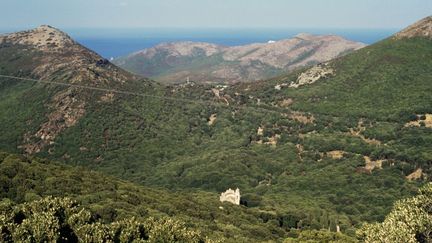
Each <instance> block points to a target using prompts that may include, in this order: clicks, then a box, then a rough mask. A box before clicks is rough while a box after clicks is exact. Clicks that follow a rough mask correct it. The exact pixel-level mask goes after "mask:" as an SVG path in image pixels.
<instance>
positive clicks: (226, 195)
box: [219, 188, 240, 205]
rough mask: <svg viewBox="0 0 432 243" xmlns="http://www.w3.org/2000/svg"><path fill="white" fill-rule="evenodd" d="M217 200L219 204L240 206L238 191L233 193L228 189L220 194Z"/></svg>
mask: <svg viewBox="0 0 432 243" xmlns="http://www.w3.org/2000/svg"><path fill="white" fill-rule="evenodd" d="M219 200H220V201H221V202H230V203H232V204H236V205H240V189H238V188H237V189H236V190H235V191H234V190H232V189H231V188H229V189H228V190H226V191H225V192H222V193H221V195H220V198H219Z"/></svg>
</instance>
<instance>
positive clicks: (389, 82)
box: [0, 17, 432, 242]
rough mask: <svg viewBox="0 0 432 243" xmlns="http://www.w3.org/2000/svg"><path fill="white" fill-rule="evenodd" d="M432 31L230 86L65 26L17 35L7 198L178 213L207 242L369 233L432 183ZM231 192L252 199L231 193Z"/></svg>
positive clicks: (1, 57)
mask: <svg viewBox="0 0 432 243" xmlns="http://www.w3.org/2000/svg"><path fill="white" fill-rule="evenodd" d="M431 26H432V17H427V18H425V19H423V20H421V21H420V22H418V23H416V24H415V25H413V26H410V27H408V28H407V29H405V30H403V31H401V32H399V33H397V34H395V35H394V36H391V37H389V38H387V39H385V40H383V41H380V42H378V43H375V44H372V45H370V46H367V47H363V46H362V45H361V46H359V45H358V44H353V43H350V44H347V45H348V47H347V46H343V45H342V47H344V48H342V49H343V50H339V51H337V53H336V54H335V55H332V56H331V57H330V56H326V55H324V54H322V55H324V56H325V60H322V59H319V58H318V59H314V58H312V57H311V58H312V59H313V60H315V61H312V62H308V61H307V60H308V59H307V58H305V59H304V60H302V61H299V62H297V64H298V66H296V65H294V66H293V67H291V68H287V67H286V66H283V67H279V68H281V70H278V71H281V72H280V73H279V72H278V74H277V75H278V76H276V77H272V78H268V79H265V80H261V81H256V80H255V81H254V82H237V81H238V80H234V81H232V82H228V83H233V84H229V85H216V84H214V83H213V82H189V83H182V84H163V83H159V82H156V81H153V80H151V79H149V78H144V77H141V76H139V75H136V74H131V73H129V72H127V71H125V70H123V69H121V68H119V67H117V66H115V65H114V64H112V63H110V62H109V61H108V60H106V59H104V58H102V57H100V56H99V55H98V54H96V53H94V52H93V51H91V50H88V49H87V48H85V47H83V46H81V45H80V44H78V43H77V42H75V41H74V40H72V39H71V38H70V37H69V36H68V35H67V34H65V33H64V32H62V31H60V30H58V29H56V28H54V27H51V26H41V27H38V28H36V29H33V30H30V31H23V32H17V33H14V34H10V35H2V36H0V74H1V75H0V133H1V134H2V135H1V136H0V150H1V151H3V152H2V153H1V154H0V159H1V162H0V167H1V169H0V183H1V184H0V188H3V190H2V191H1V194H0V195H1V198H2V199H3V201H5V200H8V203H14V204H22V203H26V202H27V203H29V202H32V201H34V200H40V199H41V198H44V197H47V196H55V197H62V198H63V197H71V198H73V199H74V200H77V202H78V203H79V204H80V205H83V206H84V207H86V208H88V210H89V211H90V212H91V213H92V214H94V215H95V216H94V217H95V218H97V219H98V220H99V221H97V222H104V223H112V222H115V221H117V220H124V219H128V218H130V217H135V218H137V219H147V218H148V217H156V218H157V217H170V218H172V219H175V220H180V221H181V222H184V224H185V227H188V228H189V229H191V230H197V231H199V232H200V234H198V233H197V235H196V238H194V237H195V234H192V235H193V236H194V237H192V238H193V239H191V240H190V241H191V242H204V241H209V242H210V241H211V240H214V241H216V242H217V240H220V241H222V242H255V241H258V242H265V241H274V242H280V241H283V240H288V239H291V240H293V242H296V241H295V240H296V239H298V240H300V239H301V237H306V236H307V234H314V232H319V231H320V230H325V232H326V233H325V234H328V235H329V236H328V235H324V236H322V237H323V238H325V237H327V236H328V237H332V238H333V239H334V240H339V241H340V242H357V241H358V240H363V239H366V238H367V237H368V236H365V235H363V236H359V235H361V234H359V233H356V232H358V230H359V229H361V228H362V225H363V224H364V223H374V222H382V221H384V220H385V219H386V216H387V215H389V213H390V212H391V211H392V208H393V205H394V203H395V202H396V201H398V200H401V199H405V198H410V197H413V196H415V195H417V193H418V190H419V188H421V187H423V186H425V185H426V184H428V183H430V178H431V177H430V175H431V173H432V167H431V161H432V151H431V150H430V144H431V141H432V130H431V128H430V122H429V121H430V114H432V108H431V104H432V96H430V94H431V92H432V86H431V83H430V81H431V80H432V45H431V43H432V40H431V36H432V35H431V34H430V33H432V27H431ZM299 38H300V39H304V38H312V37H310V36H304V35H301V36H299V37H297V39H296V40H294V41H296V42H297V41H299V40H298V39H299ZM321 38H336V37H321ZM338 40H339V39H338ZM291 41H293V40H291ZM312 42H313V41H312ZM344 42H345V40H344ZM189 44H190V43H188V44H187V45H186V46H189ZM272 44H277V45H278V43H272ZM200 45H204V46H205V50H206V53H203V51H198V53H199V55H201V56H207V55H208V56H210V58H213V57H211V56H212V55H213V54H211V53H217V52H218V51H219V50H218V48H220V47H217V46H212V45H210V44H200ZM208 45H210V46H208ZM338 46H339V45H338ZM48 47H49V48H48ZM201 47H202V46H201ZM201 47H200V48H201ZM359 47H363V48H361V49H359ZM183 48H185V49H187V50H188V52H189V51H191V52H194V50H195V51H196V49H195V47H192V48H189V47H184V46H183ZM202 48H204V47H202ZM264 48H267V47H264ZM252 49H254V48H252ZM354 49H356V50H355V51H354ZM357 49H358V50H357ZM347 50H350V51H349V52H350V53H346V52H345V51H347ZM147 52H150V51H147ZM238 52H239V53H242V54H239V56H240V57H239V56H237V55H234V54H236V53H237V52H235V53H234V54H233V53H231V54H232V58H233V59H237V58H240V59H241V58H246V59H245V60H246V61H247V62H249V61H250V62H252V63H253V62H254V61H251V60H252V58H251V59H249V58H247V56H248V55H251V54H252V51H251V52H250V53H245V52H244V51H238ZM331 53H333V54H334V51H331ZM341 53H343V54H344V55H340V54H341ZM144 54H145V53H144ZM147 54H148V53H147ZM285 54H286V53H282V54H281V55H285ZM155 55H156V54H155ZM216 55H218V54H216ZM224 55H228V54H227V53H225V54H224ZM269 55H270V54H269ZM271 55H273V54H271ZM234 56H235V57H234ZM219 58H221V56H219ZM225 58H228V57H225ZM332 58H334V59H332ZM330 59H332V60H330ZM267 61H268V63H271V59H270V60H267ZM199 62H200V63H201V62H202V63H206V62H205V61H202V59H200V61H199ZM209 62H210V61H209ZM116 63H117V64H118V62H116ZM150 63H154V62H153V61H151V62H150ZM263 63H265V62H264V61H263ZM268 63H267V64H266V65H269V64H268ZM304 64H307V65H304ZM259 65H263V64H262V63H260V64H259ZM272 65H273V64H272ZM275 65H276V64H275ZM294 67H295V68H294ZM188 68H189V67H188ZM285 68H287V69H285ZM282 69H283V72H285V73H282ZM288 71H289V72H288ZM273 74H275V73H273ZM273 74H272V75H273ZM157 75H159V74H157ZM187 75H188V76H191V78H192V75H190V74H187ZM205 75H208V74H205ZM150 76H153V75H150ZM184 77H186V76H181V77H180V76H179V78H178V79H180V80H181V79H184ZM234 77H235V75H234ZM265 77H267V76H256V79H264V78H265ZM176 79H177V77H176ZM254 79H255V78H254ZM38 80H40V81H41V82H38ZM170 82H171V81H170ZM218 82H219V81H218ZM174 83H175V82H174ZM228 188H239V189H240V192H241V203H240V204H241V205H232V204H229V203H220V202H219V195H220V193H221V192H224V191H225V190H227V189H228ZM425 188H426V187H425ZM425 190H426V189H425ZM427 195H430V194H427ZM3 201H2V202H3ZM3 203H5V202H3ZM0 205H3V204H0ZM8 205H9V204H8ZM0 208H1V207H0ZM5 208H6V206H5ZM1 220H2V218H1V217H0V229H3V228H1V227H3V225H2V222H3V221H1ZM5 222H6V221H5ZM95 222H96V221H95ZM180 231H181V230H179V232H180ZM337 231H340V232H341V233H340V232H337ZM149 232H154V231H149ZM177 233H178V232H174V233H173V234H174V235H175V234H177ZM155 234H156V233H155ZM162 234H163V232H162ZM178 234H179V235H183V234H180V233H178ZM323 234H324V233H323ZM179 237H180V236H179ZM181 237H183V236H181ZM362 237H363V238H362ZM370 237H372V236H370ZM425 237H429V236H427V235H426V236H425ZM188 240H189V238H187V239H186V238H185V241H188ZM155 242H157V240H155Z"/></svg>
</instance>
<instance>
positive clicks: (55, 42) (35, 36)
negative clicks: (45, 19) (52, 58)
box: [0, 25, 76, 51]
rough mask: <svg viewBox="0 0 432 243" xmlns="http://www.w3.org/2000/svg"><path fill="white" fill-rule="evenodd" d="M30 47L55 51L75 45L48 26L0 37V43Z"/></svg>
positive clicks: (60, 32) (62, 33)
mask: <svg viewBox="0 0 432 243" xmlns="http://www.w3.org/2000/svg"><path fill="white" fill-rule="evenodd" d="M2 42H9V43H12V44H20V45H30V46H33V47H36V48H37V49H40V50H48V51H56V50H60V49H62V48H64V47H67V46H71V45H74V44H76V42H75V41H74V40H72V38H71V37H69V36H68V35H67V34H66V33H64V32H62V31H60V30H58V29H56V28H54V27H52V26H49V25H41V26H39V27H37V28H35V29H31V30H27V31H20V32H16V33H12V34H8V35H4V36H2V37H0V43H2Z"/></svg>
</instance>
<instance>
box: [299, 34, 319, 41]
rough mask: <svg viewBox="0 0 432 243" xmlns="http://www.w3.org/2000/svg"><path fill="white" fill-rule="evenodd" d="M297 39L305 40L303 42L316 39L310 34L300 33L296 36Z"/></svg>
mask: <svg viewBox="0 0 432 243" xmlns="http://www.w3.org/2000/svg"><path fill="white" fill-rule="evenodd" d="M294 37H295V38H299V39H303V40H309V39H312V38H314V37H315V36H314V35H312V34H309V33H299V34H297V35H296V36H294Z"/></svg>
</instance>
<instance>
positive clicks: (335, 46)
mask: <svg viewBox="0 0 432 243" xmlns="http://www.w3.org/2000/svg"><path fill="white" fill-rule="evenodd" d="M364 46H365V45H364V44H362V43H358V42H353V41H349V40H346V39H344V38H342V37H339V36H334V35H323V36H315V35H311V34H306V33H301V34H298V35H297V36H295V37H293V38H291V39H286V40H280V41H269V42H268V43H254V44H248V45H244V46H234V47H226V46H221V45H215V44H211V43H201V42H174V43H162V44H159V45H157V46H155V47H152V48H149V49H144V50H142V51H138V52H135V53H132V54H130V55H127V56H125V57H120V58H116V59H114V61H113V62H114V63H115V64H116V65H119V66H120V67H122V68H124V69H126V70H128V71H131V72H134V73H137V74H140V75H144V76H146V77H152V78H154V79H155V80H157V81H159V82H163V83H182V82H185V81H187V80H190V81H194V82H198V83H236V82H251V81H256V80H262V79H266V78H270V77H273V76H278V75H280V74H283V73H285V72H288V71H291V70H293V69H296V68H299V67H305V66H310V65H313V64H317V63H321V62H325V61H328V60H330V59H333V58H335V57H338V56H342V55H345V54H347V53H349V52H352V51H354V50H357V49H359V48H362V47H364Z"/></svg>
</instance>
